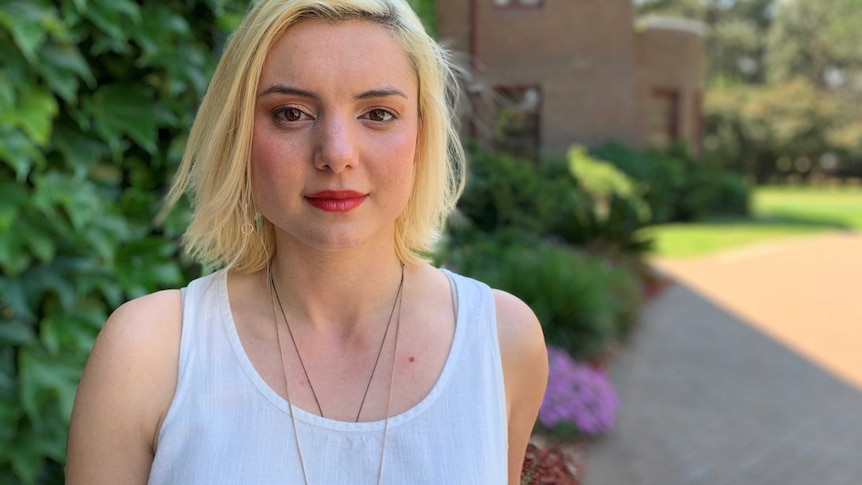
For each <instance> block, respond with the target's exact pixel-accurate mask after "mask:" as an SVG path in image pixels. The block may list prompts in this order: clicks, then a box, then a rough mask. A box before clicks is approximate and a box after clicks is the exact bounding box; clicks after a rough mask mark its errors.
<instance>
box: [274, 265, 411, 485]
mask: <svg viewBox="0 0 862 485" xmlns="http://www.w3.org/2000/svg"><path fill="white" fill-rule="evenodd" d="M266 272H267V279H268V280H269V289H270V299H271V301H272V317H273V323H274V324H275V335H276V341H277V343H278V354H279V358H280V359H281V369H282V376H283V378H284V391H285V394H286V397H287V408H288V412H289V413H290V423H291V425H292V426H293V437H294V441H295V443H296V451H297V454H298V455H299V466H300V468H301V470H302V479H303V481H304V482H305V485H308V475H307V474H306V471H305V460H304V459H303V457H302V448H300V446H299V433H298V432H297V429H296V420H295V418H294V416H293V403H292V402H291V400H290V389H289V388H288V385H287V371H286V368H285V366H284V351H283V350H282V349H283V347H282V345H281V332H279V330H278V319H277V318H276V302H277V304H278V309H279V310H281V316H282V318H283V319H284V323H285V326H286V327H287V332H288V334H289V335H290V340H291V342H293V347H294V349H295V350H296V355H297V356H298V357H299V365H300V366H301V367H302V372H303V373H304V374H305V380H306V382H308V387H309V388H310V389H311V395H312V396H313V397H314V402H315V404H317V410H318V412H319V413H320V416H321V417H324V416H323V411H322V410H321V407H320V401H319V400H318V399H317V394H315V392H314V387H313V386H312V385H311V379H309V378H308V371H307V370H306V368H305V364H304V363H303V361H302V355H301V354H300V352H299V347H298V346H297V345H296V339H295V338H294V337H293V332H292V331H291V329H290V322H289V321H288V319H287V316H286V314H285V312H284V306H283V305H282V304H281V298H280V297H279V295H278V290H277V289H276V287H275V281H274V280H273V277H272V263H271V262H268V263H267V266H266ZM403 289H404V264H403V263H402V264H401V281H400V282H399V283H398V291H397V292H396V294H395V301H394V302H393V303H392V310H390V312H389V320H388V321H387V322H386V330H385V331H384V332H383V339H382V340H381V342H380V348H379V349H378V351H377V357H376V359H375V360H374V367H373V368H372V369H371V377H369V378H368V384H367V385H366V387H365V393H364V394H363V396H362V402H361V403H360V404H359V411H357V413H356V422H359V416H360V414H361V413H362V407H363V405H364V404H365V398H366V397H367V396H368V390H369V389H370V388H371V381H372V380H373V379H374V372H375V371H376V370H377V364H378V362H379V361H380V355H381V354H382V353H383V344H384V343H385V342H386V335H387V334H388V333H389V327H390V325H391V324H392V316H393V315H394V314H395V307H396V306H397V307H398V318H397V320H396V322H395V347H394V349H393V353H392V369H391V373H390V375H389V396H388V399H387V403H386V420H385V421H384V424H383V439H382V440H381V444H380V462H379V464H378V468H377V482H376V483H377V485H380V478H381V476H382V475H383V456H384V452H385V451H386V434H387V431H388V430H389V414H390V410H391V407H392V384H393V382H394V380H395V359H396V357H397V355H398V334H399V330H400V328H401V304H402V302H403V298H402V297H401V293H402V290H403Z"/></svg>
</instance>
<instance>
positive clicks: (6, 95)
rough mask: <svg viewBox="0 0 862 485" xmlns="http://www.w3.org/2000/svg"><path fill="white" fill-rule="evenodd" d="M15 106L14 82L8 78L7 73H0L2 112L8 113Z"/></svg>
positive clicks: (0, 105) (0, 104) (0, 103)
mask: <svg viewBox="0 0 862 485" xmlns="http://www.w3.org/2000/svg"><path fill="white" fill-rule="evenodd" d="M14 106H15V90H14V89H13V88H12V81H10V80H9V78H8V77H7V76H6V73H5V72H2V71H0V110H3V111H8V110H11V109H13V108H14Z"/></svg>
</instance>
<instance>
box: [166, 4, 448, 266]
mask: <svg viewBox="0 0 862 485" xmlns="http://www.w3.org/2000/svg"><path fill="white" fill-rule="evenodd" d="M311 18H316V19H321V20H325V21H329V22H343V21H347V20H355V19H363V20H370V21H373V22H377V23H379V24H381V25H383V26H385V27H387V28H388V29H389V30H390V31H391V32H392V33H393V35H394V37H395V39H396V40H397V41H398V42H399V44H400V45H401V47H402V48H403V49H404V51H405V52H406V53H407V55H408V57H409V58H410V60H411V62H412V64H413V67H414V69H415V70H416V74H417V78H418V79H419V137H418V141H417V150H416V160H415V161H414V162H415V163H414V164H413V167H414V168H413V172H414V173H413V180H414V183H413V189H412V192H411V194H410V198H409V200H408V202H407V205H406V207H405V208H404V210H403V212H402V213H401V214H400V215H399V216H398V218H397V219H396V230H395V250H396V253H397V254H398V257H399V258H400V259H401V261H403V262H405V263H408V264H410V263H417V262H420V261H423V260H424V258H423V256H422V253H427V252H429V251H431V249H432V248H433V245H434V243H435V242H436V241H437V240H438V239H439V237H440V234H441V231H442V227H443V223H444V222H445V219H446V217H447V216H448V214H449V213H450V212H451V211H452V209H454V207H455V203H456V201H457V199H458V197H459V196H460V195H461V192H462V190H463V187H464V174H465V173H464V172H465V170H464V163H465V162H464V152H463V149H462V147H461V144H460V141H459V139H458V133H457V130H456V128H455V109H454V105H455V102H456V99H457V95H458V88H457V82H456V80H455V78H454V70H453V67H452V64H451V63H450V61H449V57H448V53H447V52H446V51H445V50H444V49H443V48H442V47H440V46H439V44H437V42H436V41H434V39H432V38H431V37H430V36H429V35H428V34H427V33H426V32H425V30H424V28H423V26H422V23H421V21H420V20H419V18H418V17H417V16H416V14H415V13H414V12H413V10H412V9H411V8H410V6H409V5H408V4H407V3H406V1H405V0H261V1H259V2H257V3H256V4H255V5H254V6H253V7H252V8H251V10H250V11H249V13H248V14H247V15H246V17H245V18H244V19H243V21H242V23H241V24H240V26H239V27H238V28H237V30H236V32H234V33H233V35H232V37H231V39H230V40H229V42H228V45H227V47H226V49H225V52H224V54H223V55H222V58H221V60H220V61H219V64H218V67H217V68H216V71H215V74H213V77H212V80H211V81H210V85H209V88H208V89H207V92H206V95H205V96H204V99H203V102H202V103H201V106H200V108H199V110H198V113H197V116H196V118H195V121H194V124H193V125H192V129H191V133H190V135H189V140H188V144H187V146H186V151H185V154H184V155H183V159H182V162H181V163H180V167H179V171H178V173H177V176H176V178H175V180H174V183H173V186H172V187H171V190H170V192H169V193H168V196H167V199H166V205H165V210H164V211H163V214H165V213H167V211H169V210H170V209H171V208H172V207H173V206H174V205H175V204H176V202H177V201H178V200H179V198H180V197H181V196H182V195H183V193H185V192H189V193H190V195H191V199H192V206H193V215H192V220H191V223H190V224H189V227H188V229H187V230H186V232H185V234H184V236H183V242H184V244H185V247H186V250H187V251H188V252H189V254H191V255H192V257H194V258H195V259H196V260H198V261H199V262H202V263H205V264H208V265H212V266H214V267H216V268H228V269H231V270H234V271H238V272H251V271H256V270H259V269H262V268H264V267H265V266H266V264H267V261H268V259H269V258H270V257H271V253H272V250H273V248H274V246H275V244H274V243H275V230H274V227H273V225H272V223H271V222H269V221H268V220H265V219H263V220H259V219H258V220H255V219H256V215H255V210H254V203H253V201H252V190H251V163H250V161H251V142H252V130H253V123H254V106H255V99H256V98H257V85H258V81H259V78H260V75H261V70H262V68H263V64H264V60H265V58H266V56H267V54H268V52H269V49H270V47H271V46H272V45H273V43H275V41H276V40H278V39H279V38H280V37H281V35H282V34H283V33H284V32H285V30H286V29H288V28H289V27H290V26H291V25H294V24H296V23H297V22H300V21H302V20H305V19H311ZM247 224H254V227H255V232H254V233H253V234H246V233H247V232H249V231H248V228H249V226H248V225H247Z"/></svg>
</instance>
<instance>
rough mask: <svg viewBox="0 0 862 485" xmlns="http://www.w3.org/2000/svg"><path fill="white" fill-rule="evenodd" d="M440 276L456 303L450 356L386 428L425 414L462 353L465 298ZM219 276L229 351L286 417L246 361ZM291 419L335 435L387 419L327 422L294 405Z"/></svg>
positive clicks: (284, 404)
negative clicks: (421, 392)
mask: <svg viewBox="0 0 862 485" xmlns="http://www.w3.org/2000/svg"><path fill="white" fill-rule="evenodd" d="M439 271H441V272H442V273H443V274H445V275H446V277H447V278H448V280H449V285H450V288H451V290H452V292H453V296H455V300H454V301H453V304H455V305H457V307H456V312H455V332H454V335H453V337H452V344H451V345H450V347H449V355H447V356H446V361H445V363H444V364H443V370H442V371H441V372H440V375H439V376H438V377H437V381H436V382H435V383H434V386H433V387H432V388H431V390H430V391H429V392H428V394H426V395H425V397H423V398H422V400H421V401H419V402H418V403H417V404H416V405H414V406H413V407H411V408H409V409H407V410H405V411H403V412H401V413H399V414H396V415H394V416H390V417H389V427H390V428H391V427H394V426H398V425H400V424H402V423H404V422H406V421H409V420H411V419H413V418H414V417H416V416H418V415H420V414H422V413H423V412H425V411H426V410H427V409H428V408H429V407H430V406H431V405H432V404H433V403H434V401H436V400H437V398H438V397H439V395H440V394H441V393H442V392H443V389H444V388H445V386H446V383H447V381H448V380H449V376H450V375H451V374H452V372H453V368H454V367H455V361H456V360H457V358H458V355H459V353H460V349H461V342H462V341H463V338H462V335H463V333H464V332H465V329H464V327H465V322H464V311H463V309H464V308H463V307H464V298H463V297H462V295H461V288H460V287H459V284H458V281H457V279H456V277H455V276H456V275H455V274H454V273H452V272H451V271H449V270H446V269H444V268H440V269H439ZM220 273H221V274H220V275H219V276H218V285H219V288H218V290H219V293H220V296H221V298H219V307H220V311H221V313H222V318H221V320H222V322H223V324H224V328H225V331H226V332H227V336H228V339H229V340H230V344H231V348H232V349H233V351H234V354H235V356H236V358H237V361H238V364H239V365H240V367H241V368H242V369H243V371H244V372H245V374H246V376H247V377H248V379H249V380H250V381H251V382H252V384H253V385H254V386H255V387H256V388H257V390H258V391H259V392H260V393H261V394H262V395H263V396H264V397H265V398H266V399H267V400H269V401H270V402H271V403H272V404H273V405H275V406H276V407H277V408H278V409H280V410H281V411H282V412H284V413H285V415H287V414H288V413H289V412H290V410H289V406H291V405H290V404H289V403H288V401H287V400H286V399H284V398H283V397H281V396H280V395H279V394H278V393H277V392H275V390H274V389H273V388H272V387H270V385H269V384H268V383H267V382H266V381H265V380H264V379H263V377H261V375H260V374H259V373H258V372H257V369H255V367H254V364H252V363H251V359H249V357H248V354H246V352H245V348H244V347H243V345H242V341H241V340H240V338H239V332H238V331H237V329H236V322H235V321H234V319H233V312H232V310H231V306H230V299H229V295H228V287H227V273H228V272H227V271H224V270H222V271H221V272H220ZM292 407H293V416H294V418H295V419H296V420H297V421H302V422H304V423H306V424H311V425H314V426H317V427H320V428H326V429H331V430H336V431H355V432H368V431H379V430H382V429H383V427H384V426H385V424H386V419H381V420H377V421H362V422H358V423H356V422H352V421H340V420H337V419H331V418H326V417H323V416H318V415H317V414H314V413H311V412H309V411H306V410H305V409H302V408H300V407H299V406H296V405H293V406H292Z"/></svg>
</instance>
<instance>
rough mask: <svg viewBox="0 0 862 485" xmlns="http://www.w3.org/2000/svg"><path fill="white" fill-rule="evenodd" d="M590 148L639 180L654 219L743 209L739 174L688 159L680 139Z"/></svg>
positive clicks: (746, 207)
mask: <svg viewBox="0 0 862 485" xmlns="http://www.w3.org/2000/svg"><path fill="white" fill-rule="evenodd" d="M591 153H593V154H594V155H595V156H597V157H599V158H602V159H605V160H608V161H610V162H611V163H613V164H614V165H615V166H616V167H618V168H619V169H620V170H622V171H623V172H625V173H626V174H628V175H629V176H631V177H633V178H634V179H636V180H638V181H640V182H641V184H642V187H643V190H644V192H643V197H644V199H645V200H646V201H647V203H648V204H649V206H650V209H651V210H652V214H653V221H652V222H653V223H654V224H663V223H668V222H688V221H694V220H701V219H704V218H708V217H715V216H744V215H748V214H749V211H750V198H751V194H750V190H749V188H748V186H747V185H746V184H745V182H744V181H743V179H742V177H741V176H740V175H739V174H738V173H735V172H732V171H730V170H727V169H724V168H722V167H721V166H719V165H717V164H715V163H714V162H710V161H708V160H694V159H692V158H691V157H690V156H689V155H688V153H687V150H686V148H685V147H684V146H682V145H675V146H673V147H671V148H669V149H666V150H649V151H638V150H632V149H629V148H627V147H624V146H622V145H619V144H615V143H609V144H607V145H604V146H602V147H598V148H594V149H593V150H591Z"/></svg>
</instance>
